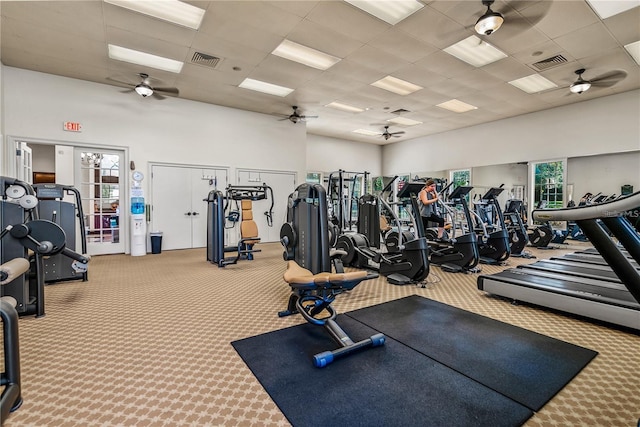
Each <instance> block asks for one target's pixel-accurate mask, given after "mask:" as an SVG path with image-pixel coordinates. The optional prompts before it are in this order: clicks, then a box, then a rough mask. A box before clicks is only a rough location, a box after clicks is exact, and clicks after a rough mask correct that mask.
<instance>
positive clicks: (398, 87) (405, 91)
mask: <svg viewBox="0 0 640 427" xmlns="http://www.w3.org/2000/svg"><path fill="white" fill-rule="evenodd" d="M371 86H375V87H379V88H380V89H384V90H388V91H389V92H393V93H397V94H398V95H409V94H410V93H413V92H416V91H419V90H420V89H422V86H418V85H414V84H413V83H410V82H407V81H404V80H400V79H397V78H395V77H393V76H387V77H385V78H383V79H380V80H378V81H377V82H373V83H371Z"/></svg>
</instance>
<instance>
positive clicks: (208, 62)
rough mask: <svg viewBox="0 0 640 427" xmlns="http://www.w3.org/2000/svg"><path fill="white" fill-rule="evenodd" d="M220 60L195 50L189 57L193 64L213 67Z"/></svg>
mask: <svg viewBox="0 0 640 427" xmlns="http://www.w3.org/2000/svg"><path fill="white" fill-rule="evenodd" d="M220 61H222V60H221V59H220V58H218V57H217V56H213V55H207V54H206V53H201V52H195V53H194V54H193V57H192V58H191V62H192V63H193V64H198V65H202V66H205V67H210V68H215V67H216V65H218V63H219V62H220Z"/></svg>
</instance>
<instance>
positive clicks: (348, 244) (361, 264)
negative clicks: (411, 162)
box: [336, 182, 429, 285]
mask: <svg viewBox="0 0 640 427" xmlns="http://www.w3.org/2000/svg"><path fill="white" fill-rule="evenodd" d="M423 185H424V184H423V183H421V182H417V183H412V182H408V183H405V185H404V186H403V187H402V189H401V190H400V191H399V192H398V194H397V197H398V198H399V199H408V200H409V202H408V205H409V206H411V209H410V210H407V212H409V214H410V216H411V219H412V222H413V224H414V229H415V230H416V231H417V237H413V236H411V237H413V239H411V240H407V241H404V240H403V238H404V237H407V236H408V235H407V234H404V233H402V232H399V233H398V244H397V247H398V251H397V252H396V253H382V252H379V251H375V250H373V249H372V248H371V245H370V242H369V240H368V239H367V237H366V236H364V235H363V234H359V233H345V234H342V235H340V236H339V237H338V241H337V243H336V249H338V250H342V251H344V252H345V253H346V254H345V255H343V256H342V261H343V263H344V264H345V265H349V266H351V267H355V268H367V269H371V270H376V271H379V272H380V274H382V275H383V276H386V277H387V281H388V282H389V283H391V284H394V285H409V284H418V283H421V282H422V281H423V280H424V279H426V278H427V276H428V275H429V244H428V241H427V238H426V237H425V236H424V227H423V225H422V222H421V221H416V219H415V213H416V212H419V209H418V201H417V200H418V199H417V194H418V192H419V191H420V190H421V189H422V186H423ZM377 200H378V202H379V203H380V204H382V205H384V207H385V209H386V210H388V211H389V212H391V213H392V214H393V216H394V221H395V222H396V225H397V228H398V230H402V228H401V223H400V219H399V218H398V217H397V215H396V214H395V213H394V211H393V209H392V208H391V206H390V205H389V204H388V203H387V202H386V201H384V199H382V198H381V197H378V198H377ZM411 212H413V213H414V214H411ZM376 218H379V214H377V215H376Z"/></svg>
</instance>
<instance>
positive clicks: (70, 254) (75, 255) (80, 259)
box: [61, 247, 89, 264]
mask: <svg viewBox="0 0 640 427" xmlns="http://www.w3.org/2000/svg"><path fill="white" fill-rule="evenodd" d="M61 253H62V255H64V256H68V257H69V258H71V259H74V260H76V261H78V262H81V263H83V264H87V263H88V262H89V258H87V257H85V256H84V255H80V254H79V253H77V252H75V251H72V250H71V249H69V248H66V247H65V248H64V249H63V250H62V252H61Z"/></svg>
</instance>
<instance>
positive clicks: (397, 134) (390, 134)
mask: <svg viewBox="0 0 640 427" xmlns="http://www.w3.org/2000/svg"><path fill="white" fill-rule="evenodd" d="M403 133H404V131H403V130H401V131H398V132H389V125H387V126H385V127H384V132H382V133H381V134H380V136H381V137H383V138H384V139H385V141H388V140H389V138H391V137H394V138H400V135H402V134H403Z"/></svg>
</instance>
